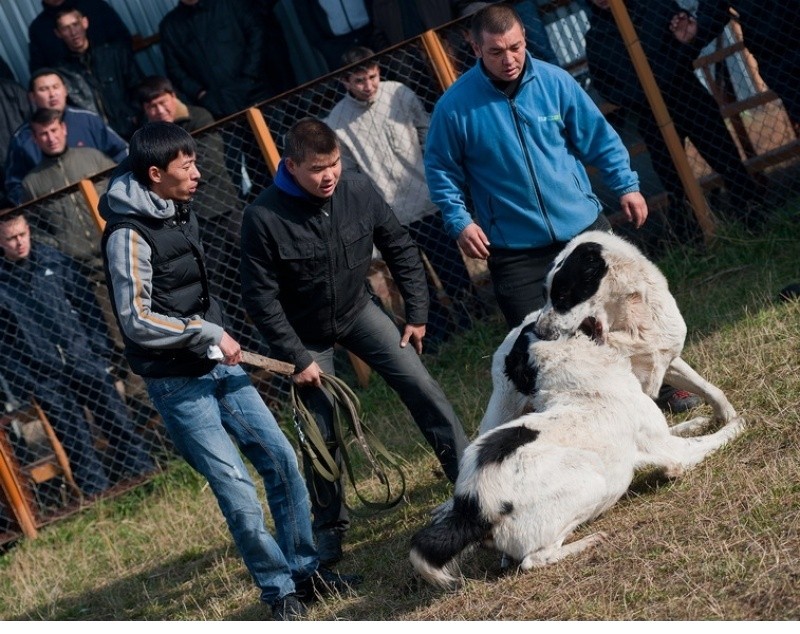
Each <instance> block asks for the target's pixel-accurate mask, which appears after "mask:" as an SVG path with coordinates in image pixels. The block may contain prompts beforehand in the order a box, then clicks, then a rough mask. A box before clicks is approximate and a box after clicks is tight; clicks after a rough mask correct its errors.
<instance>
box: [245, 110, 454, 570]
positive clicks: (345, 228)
mask: <svg viewBox="0 0 800 634" xmlns="http://www.w3.org/2000/svg"><path fill="white" fill-rule="evenodd" d="M373 243H374V244H375V246H377V247H378V249H379V250H380V252H381V254H382V255H383V257H384V259H385V261H386V263H387V264H388V266H389V269H390V271H391V272H392V276H393V278H394V280H395V282H396V283H397V285H398V287H399V288H400V292H401V293H402V295H403V298H404V299H405V307H406V325H405V327H404V329H403V332H402V333H400V332H399V331H398V329H397V327H396V326H395V324H394V322H393V321H392V320H391V318H390V317H389V316H388V315H387V314H386V313H384V312H383V311H382V310H381V308H379V306H378V305H377V303H376V302H375V301H374V299H373V297H372V296H371V294H370V292H369V290H368V288H367V271H368V269H369V265H370V261H371V259H372V247H373ZM241 274H242V299H243V302H244V305H245V308H246V309H247V312H248V314H249V315H250V317H251V319H252V320H253V323H254V324H255V326H256V327H257V328H258V330H259V331H260V332H261V334H262V336H263V337H264V338H265V340H266V341H267V342H268V343H269V345H270V347H271V350H272V354H273V355H275V356H276V357H278V358H279V359H282V360H284V361H288V362H290V363H293V364H294V365H295V368H296V370H297V373H296V374H295V375H294V377H293V380H294V382H295V384H296V385H297V386H298V387H299V388H300V397H301V398H302V399H303V401H304V402H305V403H306V404H307V406H308V408H309V410H310V411H311V412H313V414H314V416H315V418H316V420H317V424H318V425H319V427H320V431H321V432H322V435H323V437H324V438H325V441H326V443H328V445H329V447H330V448H331V450H332V453H338V451H335V450H336V449H337V444H336V440H335V439H334V436H333V428H332V420H331V418H332V408H331V404H330V401H329V400H328V398H327V397H326V396H325V393H324V391H323V390H321V389H320V387H321V385H322V384H321V380H320V374H321V373H322V372H326V373H328V374H333V373H334V367H333V352H334V344H337V343H338V344H340V345H342V346H343V347H344V348H346V349H347V350H349V351H350V352H352V353H354V354H355V355H357V356H358V357H359V358H360V359H363V360H364V361H365V362H366V363H367V364H368V365H369V366H370V367H371V368H372V369H374V370H375V371H376V372H378V373H379V374H380V375H381V376H382V377H383V378H384V379H385V380H386V382H387V383H388V384H389V385H390V386H391V387H392V389H394V390H395V391H396V392H397V394H398V396H399V397H400V399H401V400H402V401H403V403H404V404H405V405H406V407H408V409H409V411H410V412H411V415H412V417H413V418H414V421H415V422H416V424H417V426H418V427H419V428H420V430H421V431H422V433H423V435H424V436H425V438H426V440H427V441H428V443H429V444H430V445H431V447H432V448H433V450H434V452H435V454H436V457H437V458H438V460H439V462H440V463H441V465H442V468H443V469H444V472H445V474H446V475H447V477H448V479H449V480H450V481H451V482H455V480H456V478H457V476H458V461H459V458H460V457H461V454H462V453H463V450H464V448H465V447H466V445H467V438H466V435H465V434H464V430H463V428H462V426H461V422H460V421H459V419H458V417H457V416H456V414H455V412H454V411H453V408H452V406H451V405H450V403H449V402H448V401H447V398H446V397H445V395H444V393H443V392H442V390H441V388H440V387H439V385H438V384H437V383H436V381H435V380H434V379H433V378H432V377H431V376H430V374H429V373H428V371H427V370H426V369H425V367H424V366H423V365H422V362H421V361H420V359H419V354H420V353H421V352H422V340H423V337H424V336H425V322H426V321H427V318H428V290H427V286H426V283H425V271H424V269H423V266H422V262H421V260H420V256H419V250H418V249H417V248H416V246H415V245H414V242H413V241H412V240H411V238H410V236H409V235H408V232H407V231H406V230H405V229H403V227H402V226H401V225H400V223H399V221H398V220H397V217H396V216H395V215H394V212H393V211H392V209H391V208H390V207H389V206H388V205H387V204H386V203H385V202H384V201H383V199H382V198H381V196H380V194H379V193H378V192H377V190H376V189H375V188H374V187H373V186H372V184H371V183H370V181H369V180H368V179H367V178H366V177H365V176H363V175H362V174H353V173H347V174H342V167H341V163H340V152H339V145H338V141H337V138H336V134H335V133H334V132H333V130H331V129H330V128H329V127H328V126H327V125H325V124H324V123H323V122H321V121H319V120H316V119H303V120H301V121H299V122H298V123H296V124H295V125H294V126H293V127H292V129H291V130H290V131H289V133H288V135H287V137H286V150H285V155H284V159H283V160H282V161H281V163H280V165H279V167H278V173H277V175H276V177H275V182H274V184H273V185H271V186H270V187H269V188H267V189H266V190H265V191H264V192H263V193H262V194H261V195H259V197H258V198H257V199H256V200H255V201H254V202H253V203H252V204H251V205H250V206H249V207H248V208H247V209H246V210H245V216H244V222H243V224H242V262H241ZM409 344H411V345H409ZM306 481H307V484H308V488H309V491H310V493H311V503H312V509H313V512H314V531H315V534H316V537H317V545H318V550H319V554H320V559H321V560H322V561H323V562H329V563H330V562H335V561H338V560H339V559H340V558H341V556H342V553H341V540H342V535H343V532H344V531H345V530H346V529H347V528H348V526H349V520H348V516H347V509H346V508H345V505H344V504H343V502H342V488H341V482H338V481H337V482H333V483H332V482H329V481H327V480H325V479H324V478H323V477H321V476H318V475H316V474H314V473H313V472H312V469H311V467H310V465H309V464H308V463H307V464H306Z"/></svg>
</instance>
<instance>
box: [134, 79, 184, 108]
mask: <svg viewBox="0 0 800 634" xmlns="http://www.w3.org/2000/svg"><path fill="white" fill-rule="evenodd" d="M166 93H171V94H173V95H174V94H175V87H174V86H173V85H172V82H171V81H170V80H169V79H168V78H167V77H163V76H162V75H150V76H149V77H145V78H144V80H142V83H141V84H139V87H138V88H137V89H136V99H137V101H138V102H139V104H140V105H142V106H144V105H145V104H146V103H149V102H151V101H153V99H156V98H157V97H160V96H161V95H163V94H166Z"/></svg>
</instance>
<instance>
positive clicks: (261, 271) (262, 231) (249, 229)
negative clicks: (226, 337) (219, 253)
mask: <svg viewBox="0 0 800 634" xmlns="http://www.w3.org/2000/svg"><path fill="white" fill-rule="evenodd" d="M265 212H266V210H264V209H263V208H261V207H255V206H250V207H249V208H247V209H246V210H245V213H244V220H243V221H242V257H241V261H240V275H241V281H242V303H243V304H244V307H245V310H246V311H247V314H248V316H249V317H250V319H251V320H252V322H253V324H254V325H255V327H256V328H257V329H258V332H259V333H260V334H261V336H262V337H263V338H264V340H265V341H266V342H267V343H268V345H269V346H270V351H271V353H272V354H273V355H274V356H275V357H277V358H279V359H281V360H282V361H288V362H289V363H293V364H294V366H295V368H297V370H298V372H300V373H302V372H303V371H304V370H306V369H307V368H308V367H309V366H310V365H311V364H312V363H313V362H314V358H313V357H312V356H311V354H310V353H309V352H308V350H306V348H305V346H304V345H303V342H302V341H300V337H298V336H297V333H296V332H295V330H294V328H292V325H291V324H290V323H289V320H288V319H287V318H286V314H285V313H284V311H283V306H281V303H280V301H279V299H278V297H279V295H280V286H279V283H278V278H277V276H276V274H275V270H276V266H275V264H274V261H273V260H274V254H273V253H272V252H271V250H270V248H269V246H268V240H267V238H266V228H265V226H264V223H263V220H262V219H261V218H259V214H260V213H265Z"/></svg>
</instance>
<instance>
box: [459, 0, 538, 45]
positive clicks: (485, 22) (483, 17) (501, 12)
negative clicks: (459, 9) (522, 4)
mask: <svg viewBox="0 0 800 634" xmlns="http://www.w3.org/2000/svg"><path fill="white" fill-rule="evenodd" d="M515 24H519V27H520V28H521V29H522V30H523V32H524V31H525V26H524V25H523V24H522V20H521V19H520V17H519V14H518V13H517V11H516V9H514V7H512V6H511V5H510V4H506V3H505V2H500V3H497V4H490V5H487V6H485V7H483V8H482V9H480V10H478V11H476V12H475V14H474V15H473V16H472V22H470V27H469V30H470V35H471V36H472V41H473V42H475V44H480V43H481V40H482V39H483V38H482V34H483V33H491V34H492V35H502V34H503V33H506V32H507V31H510V30H511V29H512V28H514V25H515Z"/></svg>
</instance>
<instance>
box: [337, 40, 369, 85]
mask: <svg viewBox="0 0 800 634" xmlns="http://www.w3.org/2000/svg"><path fill="white" fill-rule="evenodd" d="M373 57H375V51H373V50H372V49H371V48H367V47H366V46H353V47H352V48H349V49H347V50H346V51H345V53H344V55H342V66H350V64H355V63H356V62H363V63H362V64H358V66H354V67H353V68H348V69H347V70H346V71H345V73H344V77H345V78H346V79H347V78H349V77H350V75H352V74H353V73H361V72H363V71H365V70H371V69H373V68H375V67H376V66H377V65H378V60H376V59H372V58H373Z"/></svg>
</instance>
